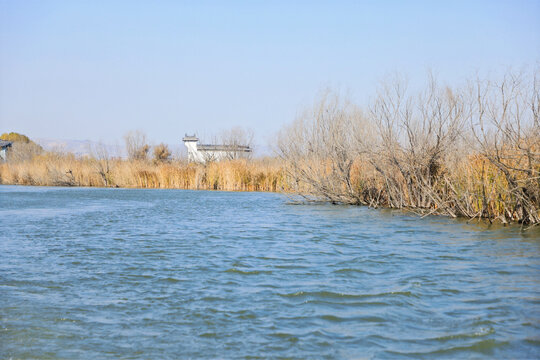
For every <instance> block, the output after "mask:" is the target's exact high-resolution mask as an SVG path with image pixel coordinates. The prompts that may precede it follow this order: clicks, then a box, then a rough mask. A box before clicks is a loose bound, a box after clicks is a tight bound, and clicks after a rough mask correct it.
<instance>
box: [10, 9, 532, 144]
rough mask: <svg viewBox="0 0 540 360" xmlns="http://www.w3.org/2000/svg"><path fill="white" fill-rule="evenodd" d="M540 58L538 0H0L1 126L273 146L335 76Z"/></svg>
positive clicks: (354, 85) (363, 95)
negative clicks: (239, 131) (246, 140)
mask: <svg viewBox="0 0 540 360" xmlns="http://www.w3.org/2000/svg"><path fill="white" fill-rule="evenodd" d="M539 61H540V1H520V0H512V1H496V0H490V1H432V0H431V1H291V0H289V1H189V2H188V1H185V2H183V1H165V0H157V1H150V0H148V1H136V0H130V1H114V0H107V1H105V0H97V1H96V0H89V1H79V0H70V1H49V0H38V1H32V0H0V132H6V131H16V132H20V133H23V134H26V135H28V136H30V137H31V138H49V139H74V140H92V141H102V142H105V143H111V144H112V143H115V142H118V141H121V139H122V137H123V135H124V134H126V133H127V132H128V131H130V130H140V131H142V132H144V133H146V134H147V136H148V138H149V139H150V141H151V142H153V143H159V142H165V143H169V144H178V143H180V141H181V138H182V137H183V136H184V134H185V133H198V134H199V135H202V136H205V137H211V136H213V135H215V134H217V133H219V132H220V131H222V130H225V129H230V128H232V127H236V126H241V127H244V128H250V129H252V130H253V131H254V133H255V143H257V144H260V145H262V146H266V145H268V144H270V143H271V142H272V139H273V138H274V136H275V133H276V132H277V131H278V130H279V129H280V128H282V127H283V126H284V125H286V124H288V123H290V122H292V121H293V120H294V119H295V117H296V116H297V115H298V114H300V113H301V112H302V111H303V110H304V109H305V108H306V107H308V106H309V105H310V104H311V103H312V102H313V101H314V99H315V98H316V96H317V94H318V93H320V92H321V91H322V90H324V89H327V88H332V89H334V90H336V91H340V92H346V93H347V94H348V96H349V97H350V98H351V99H352V100H353V101H355V102H357V103H359V104H361V105H362V104H366V103H367V102H368V101H369V99H370V98H371V97H373V96H374V95H375V93H376V87H377V85H378V84H379V83H380V81H381V80H384V78H385V77H388V76H389V75H390V74H404V75H405V76H406V77H407V78H408V79H410V80H411V81H412V82H414V81H420V79H421V80H422V81H423V80H424V79H425V76H426V72H427V71H428V70H432V71H433V72H434V73H435V74H436V75H437V76H438V78H439V79H440V80H441V81H443V82H446V83H448V84H455V83H460V82H462V81H463V80H464V79H466V78H467V77H470V76H472V75H474V74H475V72H478V71H480V72H484V73H490V72H497V71H501V69H506V68H508V67H511V68H522V67H524V66H535V65H537V64H538V63H539Z"/></svg>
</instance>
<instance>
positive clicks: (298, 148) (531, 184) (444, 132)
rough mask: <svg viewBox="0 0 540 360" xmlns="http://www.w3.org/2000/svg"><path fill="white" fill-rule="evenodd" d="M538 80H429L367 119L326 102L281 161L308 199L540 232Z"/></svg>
mask: <svg viewBox="0 0 540 360" xmlns="http://www.w3.org/2000/svg"><path fill="white" fill-rule="evenodd" d="M539 80H540V78H539V73H538V71H536V72H534V73H532V74H530V73H528V74H525V73H520V74H516V73H507V74H506V75H505V76H503V77H502V78H501V79H499V80H497V81H488V80H480V79H476V80H475V81H473V82H469V83H468V84H467V85H466V86H464V87H462V88H450V87H446V86H439V85H438V84H437V82H436V81H435V79H434V78H433V77H430V78H429V81H428V83H427V84H426V86H425V88H424V90H423V91H420V92H416V93H410V92H408V91H407V88H406V86H405V85H404V83H403V82H402V81H399V80H396V81H394V82H392V83H388V84H386V85H383V86H381V87H380V89H379V91H378V94H377V96H376V98H375V100H374V101H373V102H372V103H371V104H370V105H369V107H368V108H367V109H365V110H362V109H360V108H358V107H357V106H355V105H354V104H351V103H350V102H348V101H344V100H341V99H340V98H339V96H337V95H335V94H331V93H327V94H325V95H323V96H322V97H321V98H320V99H319V101H318V102H317V103H316V104H315V106H314V107H313V109H311V110H310V111H308V112H306V113H305V114H303V115H302V116H301V117H299V118H298V119H297V120H296V121H295V122H294V123H293V124H292V125H290V126H289V127H287V128H286V129H284V130H283V131H282V132H281V133H280V136H279V141H278V148H279V154H280V156H281V158H282V159H283V160H284V161H285V163H286V169H287V174H288V175H289V177H290V179H291V187H292V188H293V189H294V190H295V191H296V192H297V193H298V194H301V195H304V196H306V197H309V198H316V199H323V200H327V201H331V202H341V203H349V204H364V205H370V206H375V207H377V206H384V207H390V208H400V209H403V208H405V209H410V210H413V211H416V212H419V213H422V214H431V213H437V214H444V215H449V216H452V217H456V216H465V217H468V218H475V217H480V218H487V219H490V220H493V219H499V220H501V221H503V222H508V221H517V222H521V223H524V224H538V223H540V212H539V211H540V203H539V201H540V177H539V172H540V124H539V113H540V96H539V88H540V81H539Z"/></svg>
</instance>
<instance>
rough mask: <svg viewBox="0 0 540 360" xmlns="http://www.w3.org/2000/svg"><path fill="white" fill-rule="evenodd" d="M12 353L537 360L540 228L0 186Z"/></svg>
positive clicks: (7, 347)
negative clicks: (526, 229)
mask: <svg viewBox="0 0 540 360" xmlns="http://www.w3.org/2000/svg"><path fill="white" fill-rule="evenodd" d="M0 200H1V208H0V219H1V220H0V223H1V227H2V231H1V232H0V259H1V261H0V357H1V358H10V357H13V358H119V357H122V358H178V357H180V358H278V357H288V358H415V359H416V358H426V359H431V358H463V357H466V358H471V357H472V358H493V357H498V358H538V357H539V356H540V286H539V285H540V276H539V275H540V240H539V238H540V233H539V232H538V231H529V232H526V233H523V232H521V231H520V228H519V227H511V228H501V227H492V228H488V227H486V226H480V225H469V224H466V223H464V222H459V221H455V220H450V219H445V218H438V217H432V218H426V219H419V218H417V217H414V216H408V215H404V214H401V213H396V212H390V211H381V210H372V209H368V208H365V207H349V206H331V205H290V204H288V203H287V199H286V198H285V197H283V196H281V195H276V194H264V193H225V192H203V191H200V192H196V191H182V190H128V189H81V188H30V187H9V186H0Z"/></svg>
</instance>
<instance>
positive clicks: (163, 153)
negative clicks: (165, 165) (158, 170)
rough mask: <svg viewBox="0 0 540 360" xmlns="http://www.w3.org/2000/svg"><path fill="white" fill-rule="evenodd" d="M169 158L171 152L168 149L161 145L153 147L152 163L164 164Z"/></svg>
mask: <svg viewBox="0 0 540 360" xmlns="http://www.w3.org/2000/svg"><path fill="white" fill-rule="evenodd" d="M170 157H171V151H170V150H169V147H168V146H167V145H166V144H164V143H161V144H159V145H157V146H154V161H156V162H164V161H168V160H169V158H170Z"/></svg>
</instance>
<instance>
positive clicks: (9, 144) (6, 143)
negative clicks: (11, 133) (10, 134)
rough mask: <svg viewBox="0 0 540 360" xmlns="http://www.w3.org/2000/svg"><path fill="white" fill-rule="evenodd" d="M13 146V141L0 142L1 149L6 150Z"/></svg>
mask: <svg viewBox="0 0 540 360" xmlns="http://www.w3.org/2000/svg"><path fill="white" fill-rule="evenodd" d="M11 144H13V143H12V142H11V141H7V140H0V147H1V148H5V147H8V146H11Z"/></svg>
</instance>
